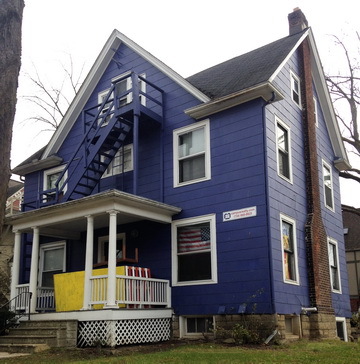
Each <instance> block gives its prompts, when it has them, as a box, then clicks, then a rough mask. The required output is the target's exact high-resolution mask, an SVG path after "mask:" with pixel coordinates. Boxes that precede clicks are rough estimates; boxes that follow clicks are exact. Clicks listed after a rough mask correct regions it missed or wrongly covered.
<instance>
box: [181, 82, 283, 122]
mask: <svg viewBox="0 0 360 364" xmlns="http://www.w3.org/2000/svg"><path fill="white" fill-rule="evenodd" d="M259 97H260V98H263V99H264V100H265V101H269V100H271V99H273V101H279V100H282V99H283V98H284V96H283V94H282V93H281V92H280V91H279V90H278V89H277V88H276V87H275V86H274V85H273V84H271V83H270V82H264V83H262V84H259V85H256V86H252V87H249V88H247V89H244V90H241V91H239V92H236V93H233V94H230V95H226V96H224V97H220V98H217V99H214V100H212V101H210V102H207V103H204V104H201V105H197V106H195V107H192V108H190V109H186V110H185V113H186V114H187V115H189V116H191V117H192V118H194V119H197V120H199V119H202V118H204V117H207V116H209V115H212V114H215V113H218V112H220V111H223V110H226V109H229V108H232V107H234V106H237V105H240V104H243V103H245V102H248V101H251V100H254V99H257V98H259Z"/></svg>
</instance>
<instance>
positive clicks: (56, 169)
mask: <svg viewBox="0 0 360 364" xmlns="http://www.w3.org/2000/svg"><path fill="white" fill-rule="evenodd" d="M65 167H66V165H65V164H63V165H61V166H58V167H54V168H51V169H47V170H45V171H44V180H43V191H46V190H48V189H49V186H48V185H47V178H48V176H50V175H52V174H55V173H59V172H62V171H63V170H64V169H65ZM67 178H68V171H66V172H65V174H64V176H63V180H64V181H65V180H67ZM66 191H67V183H66V184H65V186H64V189H63V193H64V194H65V193H66Z"/></svg>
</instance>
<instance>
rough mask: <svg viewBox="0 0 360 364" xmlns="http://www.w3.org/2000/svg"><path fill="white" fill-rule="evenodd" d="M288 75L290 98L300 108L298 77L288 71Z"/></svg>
mask: <svg viewBox="0 0 360 364" xmlns="http://www.w3.org/2000/svg"><path fill="white" fill-rule="evenodd" d="M290 75H291V98H292V100H293V101H294V102H295V104H296V105H297V106H299V107H300V108H301V89H300V79H299V77H298V76H296V75H295V73H293V72H290Z"/></svg>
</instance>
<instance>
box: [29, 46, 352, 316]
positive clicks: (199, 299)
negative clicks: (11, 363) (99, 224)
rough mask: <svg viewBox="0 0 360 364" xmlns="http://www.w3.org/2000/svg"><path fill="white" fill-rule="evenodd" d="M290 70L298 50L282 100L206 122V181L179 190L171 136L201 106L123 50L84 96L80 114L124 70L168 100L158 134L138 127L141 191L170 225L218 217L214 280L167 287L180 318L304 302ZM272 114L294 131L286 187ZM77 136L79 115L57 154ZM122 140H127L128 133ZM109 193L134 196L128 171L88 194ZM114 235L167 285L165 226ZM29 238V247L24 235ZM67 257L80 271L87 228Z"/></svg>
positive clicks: (337, 228)
mask: <svg viewBox="0 0 360 364" xmlns="http://www.w3.org/2000/svg"><path fill="white" fill-rule="evenodd" d="M290 70H292V71H293V72H295V74H299V72H298V70H299V64H298V58H297V54H296V53H295V54H294V55H293V56H292V57H291V58H290V59H289V61H288V63H287V64H286V65H285V66H284V67H283V69H282V70H281V71H280V73H279V75H278V76H277V77H276V79H275V80H274V83H275V85H276V86H277V87H278V88H279V89H280V90H281V92H282V93H283V95H285V99H284V100H282V101H277V102H275V103H273V104H270V105H267V106H265V102H264V100H260V99H257V100H253V101H250V102H247V103H246V104H243V105H240V106H237V107H234V108H232V109H230V110H226V111H222V112H219V113H217V114H214V115H211V116H210V117H209V125H210V149H211V150H210V153H211V179H210V180H208V181H203V182H200V183H194V184H189V185H187V186H182V187H177V188H174V187H173V183H174V181H173V131H174V129H177V128H180V127H184V126H188V125H192V124H196V121H195V120H194V119H192V118H190V117H189V116H187V115H186V114H185V113H184V110H186V109H188V108H190V107H192V106H195V105H197V104H199V101H198V100H196V99H195V98H194V97H193V96H192V95H190V94H189V93H187V91H185V90H184V89H183V88H181V87H180V86H179V85H178V84H177V83H175V82H174V81H173V80H171V79H169V78H168V77H167V76H166V75H164V74H163V73H162V72H161V71H159V70H158V69H157V68H155V67H154V66H153V65H151V64H150V63H148V62H147V61H145V60H144V59H142V58H141V57H140V56H139V55H138V54H136V53H135V52H133V51H132V50H131V49H129V48H128V47H126V46H125V45H124V44H122V45H120V47H119V49H118V50H117V51H116V52H115V54H114V58H113V60H112V61H111V62H110V64H109V65H108V67H107V69H106V71H105V72H104V74H103V76H102V77H101V79H100V81H99V83H98V85H97V86H96V88H95V89H94V91H93V92H92V93H91V95H89V99H88V102H87V104H86V106H85V108H88V107H91V106H94V105H97V103H98V93H99V92H101V91H104V90H106V89H108V88H109V87H110V85H111V79H112V78H114V77H116V76H118V75H121V74H123V73H125V72H128V71H135V72H136V73H138V74H146V79H147V80H149V81H151V82H152V83H154V84H156V85H157V86H159V87H161V88H162V89H163V90H164V91H165V95H166V96H165V103H166V110H165V115H166V119H165V123H164V131H163V135H162V131H161V128H160V126H156V125H152V126H150V125H143V124H141V125H140V138H139V176H138V194H139V195H141V196H144V197H147V198H151V199H154V200H157V201H164V202H165V203H167V204H170V205H174V206H179V207H181V208H182V212H181V213H180V214H179V215H178V216H175V217H174V219H175V220H177V219H182V218H188V217H198V216H202V215H208V214H215V216H216V233H217V236H216V238H217V247H216V248H217V260H218V262H217V271H218V283H217V284H208V285H205V284H204V285H193V286H191V285H189V286H181V287H180V286H179V287H172V304H173V308H174V311H175V313H176V314H177V315H203V314H209V315H210V314H217V313H218V312H220V310H224V313H227V314H236V313H237V312H238V309H239V306H240V305H242V304H243V303H247V304H248V309H247V312H249V313H250V312H251V313H274V312H278V313H284V314H286V313H288V314H292V313H294V312H295V313H299V312H300V309H301V307H302V306H308V305H309V298H308V282H307V257H306V246H305V236H304V226H305V222H306V215H307V210H306V188H305V183H306V181H305V164H304V140H303V129H302V121H301V120H302V117H301V110H300V108H299V107H298V106H297V105H295V104H294V102H293V101H292V100H291V98H290ZM318 110H319V128H318V147H320V150H319V183H320V184H321V186H322V171H321V158H324V159H325V160H326V161H328V162H329V164H331V163H330V162H331V161H332V160H333V159H334V155H333V151H332V148H331V144H330V140H329V136H328V134H327V130H326V126H325V121H324V120H323V116H322V114H321V112H320V107H318ZM264 115H265V118H264ZM276 116H277V117H278V118H280V119H281V120H282V121H283V122H284V123H285V124H286V125H287V126H288V127H289V128H290V130H291V132H290V135H291V148H292V167H293V168H292V174H293V180H292V183H290V182H288V181H285V180H284V179H282V178H281V177H279V176H278V174H277V161H276V137H275V132H276V122H275V117H276ZM83 130H84V128H83V125H82V120H81V117H79V118H78V119H77V120H76V122H75V124H74V126H73V128H72V129H71V130H70V131H69V134H68V137H67V138H66V140H65V141H64V143H63V145H62V146H61V148H60V149H59V152H58V155H59V156H61V157H62V158H63V160H64V162H67V161H68V160H69V159H70V158H71V156H72V154H73V152H74V150H75V148H76V147H77V145H78V143H79V140H81V138H82V135H83ZM128 141H129V142H132V138H131V136H129V140H128ZM161 143H163V151H164V153H163V167H162V166H161V156H160V151H161ZM42 183H43V173H42V171H40V172H35V173H32V174H31V175H28V176H27V178H26V188H25V201H30V200H31V199H34V200H35V199H36V198H37V193H38V190H39V189H40V190H41V189H42ZM162 183H163V186H164V191H163V196H162V191H161V188H160V186H161V185H162ZM333 183H334V197H335V204H336V206H335V212H331V211H329V210H328V209H326V208H325V207H324V208H323V218H324V223H325V227H326V229H327V232H328V235H329V236H330V237H331V238H333V239H335V240H337V241H338V243H339V255H340V263H341V278H342V289H343V293H344V294H342V295H338V294H334V295H333V296H334V299H333V300H334V307H335V309H338V311H339V312H336V314H337V315H340V316H346V315H347V314H348V312H347V311H346V310H345V311H344V310H340V307H346V305H344V302H345V301H346V299H348V296H347V290H348V288H347V286H346V282H345V278H346V266H345V251H344V246H343V237H342V235H341V232H342V225H341V224H342V222H341V208H340V196H339V179H338V175H337V172H336V170H335V169H334V170H333ZM112 188H117V189H119V190H123V191H126V192H129V193H132V191H133V173H132V172H126V173H124V174H119V175H116V176H112V177H107V178H103V179H101V180H100V182H99V184H98V186H97V187H96V188H95V190H94V192H93V193H98V192H100V191H104V190H107V189H112ZM321 188H322V187H321ZM322 199H323V196H322ZM251 206H256V208H257V215H256V216H255V217H251V218H247V219H240V220H234V221H228V222H223V221H222V214H223V212H226V211H231V210H237V209H242V208H247V207H251ZM322 206H324V203H323V200H322ZM280 213H282V214H285V215H287V216H289V217H291V218H292V219H294V220H295V221H296V227H297V230H296V234H297V246H298V265H299V276H300V279H299V285H292V284H288V283H284V281H283V268H282V259H283V257H282V256H283V253H282V251H281V239H280ZM117 231H118V233H123V232H124V233H126V244H127V249H128V251H133V250H134V249H135V248H138V249H139V263H138V265H139V266H142V267H147V268H150V269H151V274H152V276H153V277H156V278H163V279H169V280H171V274H172V271H171V226H170V225H165V224H158V223H154V222H148V221H143V222H138V223H134V224H128V225H119V226H118V229H117ZM105 235H108V229H101V230H96V231H95V242H97V240H98V238H99V237H100V236H105ZM28 241H29V242H31V239H28ZM96 244H97V243H95V247H94V248H95V249H94V259H95V261H96V259H97V258H96V256H97V245H96ZM29 249H31V244H30V245H29V244H27V251H28V250H29ZM67 251H68V256H67V270H68V271H75V270H82V269H84V257H85V232H83V234H82V236H81V239H80V240H79V241H68V242H67ZM23 261H24V262H25V264H24V269H23V277H24V278H23V279H24V280H25V281H26V279H28V277H27V276H28V272H29V269H28V268H29V266H30V260H29V254H27V255H26V256H24V257H23ZM254 304H256V308H255V306H253V305H254Z"/></svg>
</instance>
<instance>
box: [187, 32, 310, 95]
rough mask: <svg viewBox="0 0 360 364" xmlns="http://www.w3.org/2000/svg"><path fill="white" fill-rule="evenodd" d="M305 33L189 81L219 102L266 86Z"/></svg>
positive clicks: (233, 59) (234, 59) (208, 71)
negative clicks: (234, 94)
mask: <svg viewBox="0 0 360 364" xmlns="http://www.w3.org/2000/svg"><path fill="white" fill-rule="evenodd" d="M305 31H306V29H305V30H304V31H302V32H300V33H297V34H294V35H291V36H287V37H285V38H281V39H279V40H277V41H275V42H272V43H269V44H267V45H265V46H263V47H260V48H257V49H255V50H253V51H251V52H248V53H245V54H243V55H241V56H238V57H235V58H232V59H230V60H228V61H225V62H222V63H220V64H218V65H216V66H213V67H210V68H208V69H206V70H204V71H201V72H199V73H196V74H195V75H192V76H190V77H188V78H187V81H189V82H190V83H191V84H192V85H193V86H195V87H196V88H198V89H199V90H200V91H202V92H203V93H205V94H206V95H207V96H209V97H210V98H212V99H213V98H219V97H223V96H227V95H230V94H233V93H235V92H239V91H241V90H244V89H247V88H249V87H253V86H256V85H258V84H261V83H263V82H266V81H267V80H268V79H269V78H270V77H271V75H272V74H273V73H274V72H275V71H276V69H277V68H278V67H279V66H280V64H281V63H282V62H283V60H284V59H285V58H286V56H287V55H288V54H289V53H290V51H291V50H292V49H293V48H294V46H295V45H296V43H297V42H298V41H299V39H300V38H301V37H302V35H303V34H304V32H305Z"/></svg>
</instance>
